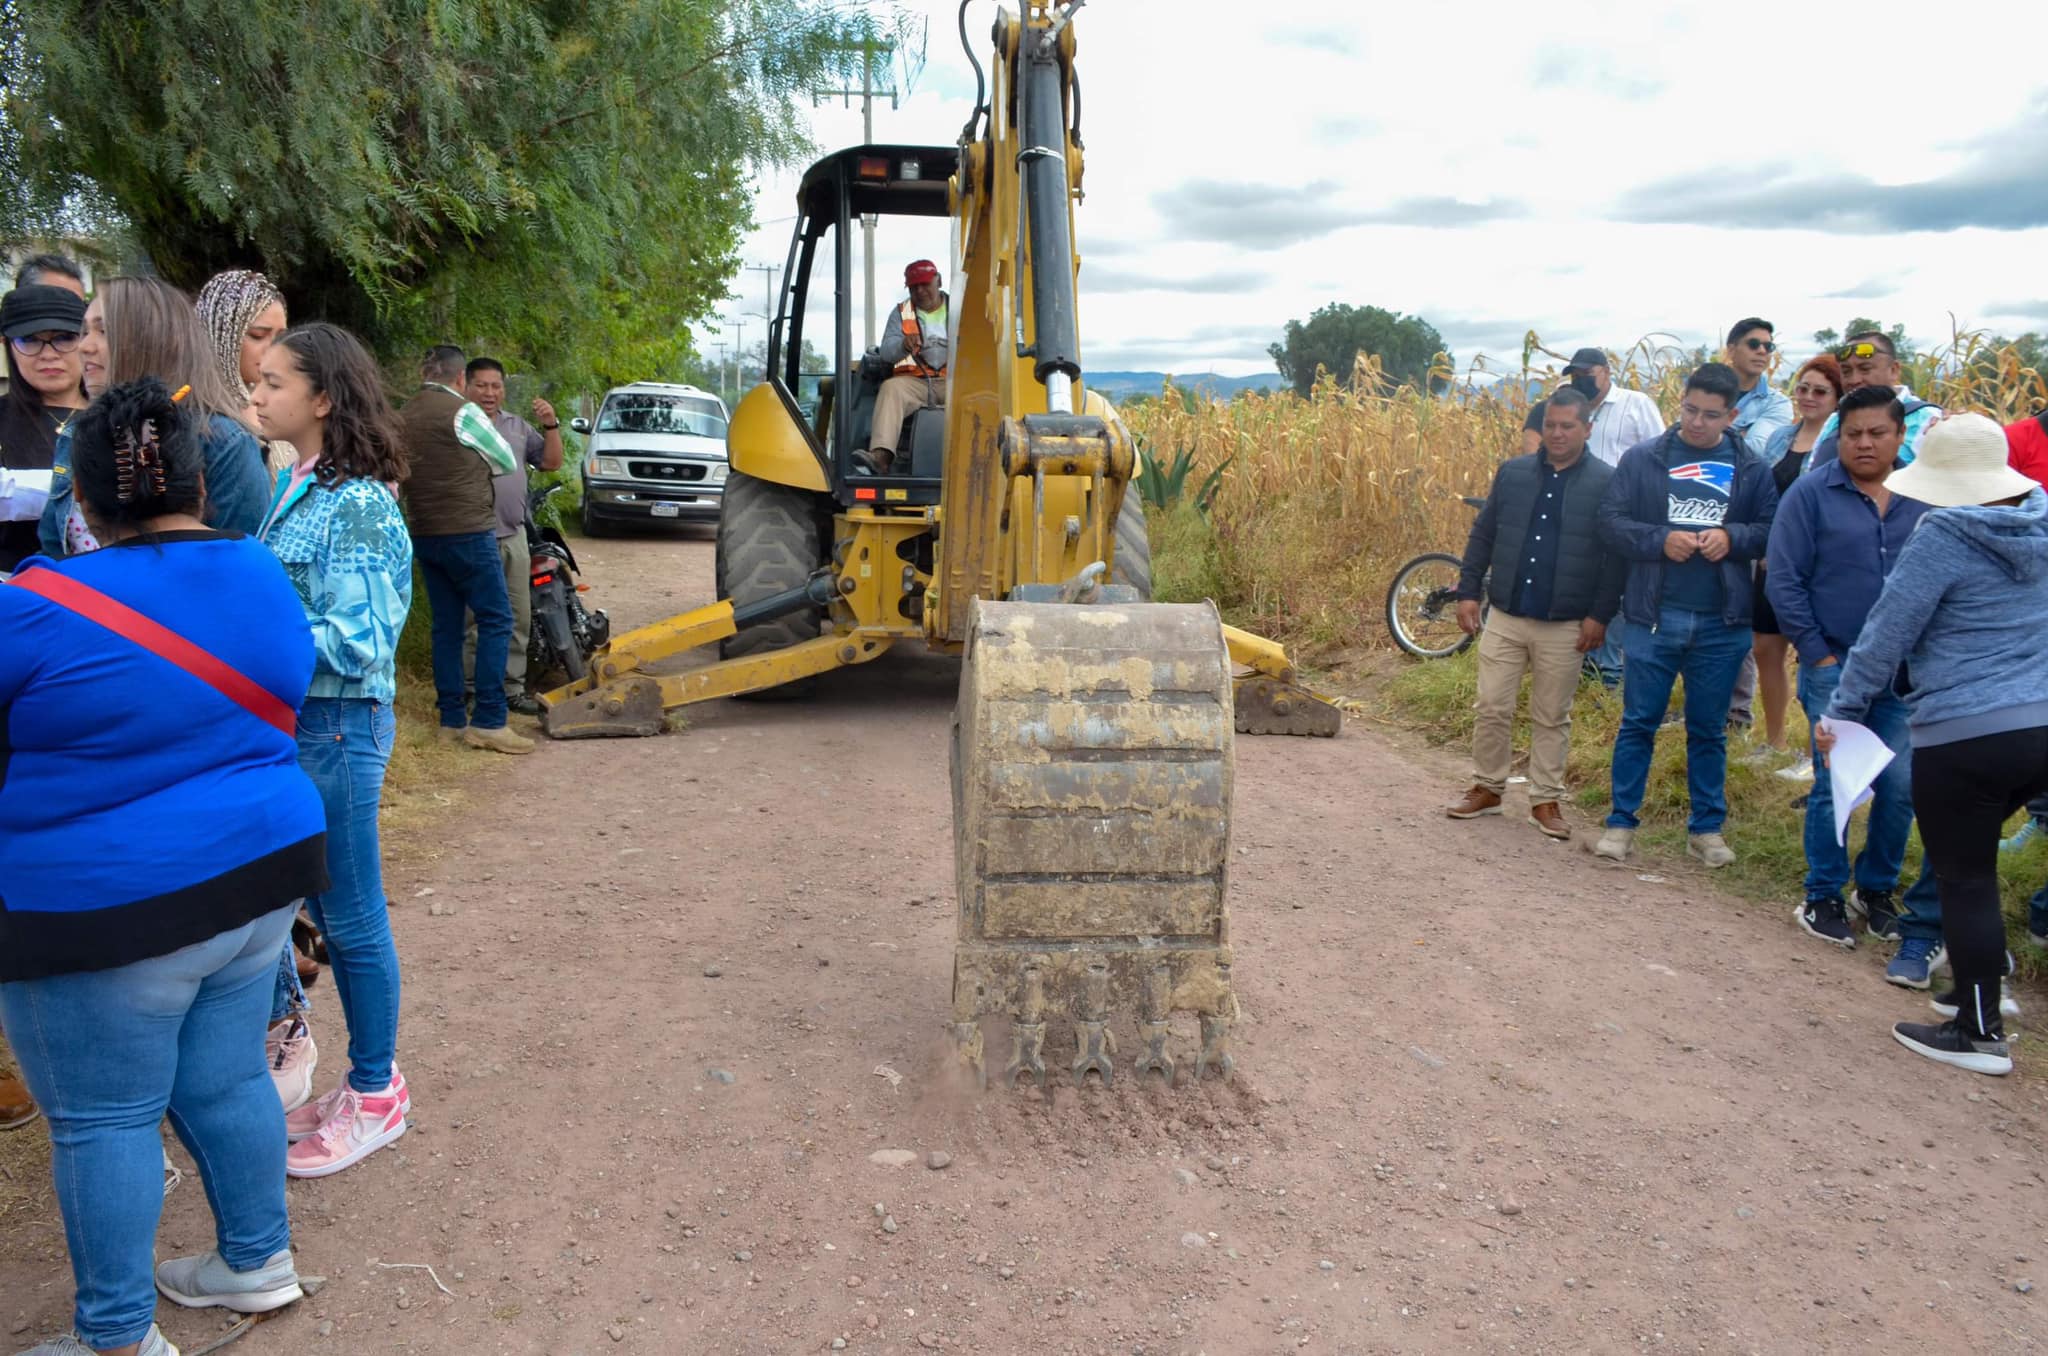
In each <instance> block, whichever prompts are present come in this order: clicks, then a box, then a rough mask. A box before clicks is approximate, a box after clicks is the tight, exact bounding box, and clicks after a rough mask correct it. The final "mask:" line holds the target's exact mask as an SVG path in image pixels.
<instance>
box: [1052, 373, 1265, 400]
mask: <svg viewBox="0 0 2048 1356" xmlns="http://www.w3.org/2000/svg"><path fill="white" fill-rule="evenodd" d="M1166 378H1167V374H1166V373H1164V372H1089V373H1086V374H1085V375H1084V376H1083V377H1082V380H1083V381H1085V382H1086V383H1087V384H1088V385H1089V386H1090V387H1092V388H1094V389H1095V390H1098V391H1100V392H1102V393H1103V394H1104V395H1106V396H1108V397H1109V398H1110V399H1111V400H1122V399H1128V398H1129V397H1131V396H1134V395H1148V396H1156V395H1158V394H1159V393H1160V392H1161V391H1163V390H1165V389H1166ZM1173 384H1174V385H1175V386H1176V387H1178V388H1180V389H1181V390H1183V391H1198V392H1200V393H1201V394H1203V395H1206V396H1212V397H1214V398H1215V399H1218V400H1228V399H1230V397H1232V396H1234V395H1236V394H1237V393H1238V392H1239V391H1273V390H1278V389H1279V388H1281V387H1283V386H1285V385H1286V384H1287V380H1286V378H1284V377H1282V376H1281V375H1280V374H1279V373H1278V372H1258V373H1254V374H1253V375H1251V376H1249V377H1219V376H1217V375H1216V374H1215V373H1214V372H1176V373H1174V374H1173Z"/></svg>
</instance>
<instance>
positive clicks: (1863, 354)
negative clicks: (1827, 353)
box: [1835, 343, 1893, 359]
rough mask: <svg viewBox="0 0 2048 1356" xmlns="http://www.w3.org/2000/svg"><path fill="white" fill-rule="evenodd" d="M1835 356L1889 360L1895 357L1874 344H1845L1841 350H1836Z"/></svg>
mask: <svg viewBox="0 0 2048 1356" xmlns="http://www.w3.org/2000/svg"><path fill="white" fill-rule="evenodd" d="M1835 356H1836V357H1837V358H1843V359H1848V358H1876V357H1885V358H1889V357H1891V356H1893V355H1892V354H1890V353H1888V352H1886V351H1885V350H1884V349H1882V348H1880V347H1878V346H1877V345H1876V344H1872V343H1861V344H1844V345H1842V346H1841V347H1840V348H1838V349H1836V350H1835Z"/></svg>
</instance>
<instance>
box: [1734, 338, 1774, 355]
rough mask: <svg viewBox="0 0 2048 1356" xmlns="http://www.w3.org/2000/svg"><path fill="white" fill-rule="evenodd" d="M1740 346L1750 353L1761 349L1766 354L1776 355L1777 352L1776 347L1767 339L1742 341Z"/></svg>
mask: <svg viewBox="0 0 2048 1356" xmlns="http://www.w3.org/2000/svg"><path fill="white" fill-rule="evenodd" d="M1742 346H1743V347H1744V348H1746V349H1749V350H1750V351H1751V352H1755V351H1756V350H1758V349H1762V350H1763V351H1764V352H1766V353H1776V352H1777V351H1778V346H1777V345H1776V344H1774V343H1772V342H1771V341H1770V340H1768V339H1745V340H1743V341H1742Z"/></svg>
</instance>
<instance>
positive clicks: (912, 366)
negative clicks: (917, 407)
mask: <svg viewBox="0 0 2048 1356" xmlns="http://www.w3.org/2000/svg"><path fill="white" fill-rule="evenodd" d="M948 304H949V305H950V304H951V303H950V302H948ZM896 317H897V321H898V323H900V324H901V325H902V326H903V342H904V345H905V347H906V348H907V347H908V346H909V343H910V341H911V340H913V339H915V340H916V341H917V342H918V345H919V347H920V348H922V347H923V344H924V322H923V321H922V320H919V319H918V318H917V307H916V306H915V305H913V304H912V303H910V302H908V301H906V302H904V303H903V304H902V305H901V306H899V307H897V308H896ZM895 371H896V372H897V373H898V374H899V375H907V376H913V377H943V376H945V375H946V369H945V368H943V367H926V366H925V364H924V360H923V359H922V358H920V357H919V356H918V355H917V354H915V353H908V352H906V353H905V354H904V355H903V356H902V357H901V358H900V359H898V360H897V362H896V367H895Z"/></svg>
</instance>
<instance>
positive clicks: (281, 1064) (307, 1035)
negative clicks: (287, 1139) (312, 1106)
mask: <svg viewBox="0 0 2048 1356" xmlns="http://www.w3.org/2000/svg"><path fill="white" fill-rule="evenodd" d="M263 1053H264V1054H265V1055H267V1056H268V1057H269V1059H270V1081H271V1082H272V1083H275V1084H276V1085H277V1100H278V1101H280V1102H282V1103H283V1104H284V1109H285V1114H287V1115H289V1114H291V1113H292V1112H294V1111H297V1110H298V1109H299V1108H300V1107H302V1106H304V1105H305V1104H306V1102H307V1101H308V1100H309V1099H310V1098H311V1097H312V1096H313V1067H314V1065H316V1064H318V1063H319V1061H320V1049H319V1047H318V1046H316V1045H314V1044H313V1033H312V1032H311V1031H309V1030H307V1029H306V1022H305V1019H304V1018H301V1017H287V1018H286V1019H285V1020H284V1021H282V1022H279V1023H278V1024H277V1025H276V1026H274V1027H272V1028H271V1029H270V1035H269V1036H268V1037H267V1038H266V1039H265V1040H264V1042H263Z"/></svg>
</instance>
